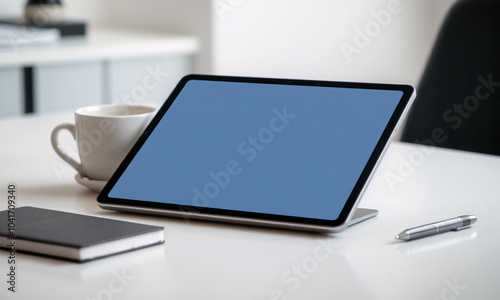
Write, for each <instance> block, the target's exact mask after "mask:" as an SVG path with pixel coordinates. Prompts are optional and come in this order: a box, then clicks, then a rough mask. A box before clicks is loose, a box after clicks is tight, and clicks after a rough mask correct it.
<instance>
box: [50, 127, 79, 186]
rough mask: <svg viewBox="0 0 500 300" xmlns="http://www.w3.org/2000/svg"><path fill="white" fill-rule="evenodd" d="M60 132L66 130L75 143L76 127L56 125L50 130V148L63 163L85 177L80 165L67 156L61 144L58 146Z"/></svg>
mask: <svg viewBox="0 0 500 300" xmlns="http://www.w3.org/2000/svg"><path fill="white" fill-rule="evenodd" d="M61 130H68V131H69V132H71V135H73V139H75V141H76V127H75V125H73V124H70V123H64V124H60V125H57V126H56V128H54V130H52V135H51V136H50V142H51V143H52V148H54V151H56V153H57V155H59V156H60V157H61V158H62V159H63V160H64V161H65V162H67V163H68V164H70V165H71V166H72V167H73V168H75V170H76V171H77V172H78V173H79V174H80V175H81V176H82V177H86V176H87V175H86V174H85V171H84V170H83V167H82V164H81V163H79V162H77V161H76V160H75V159H74V158H73V157H71V156H69V155H68V153H67V152H66V151H65V150H64V149H63V147H62V146H61V144H59V132H60V131H61Z"/></svg>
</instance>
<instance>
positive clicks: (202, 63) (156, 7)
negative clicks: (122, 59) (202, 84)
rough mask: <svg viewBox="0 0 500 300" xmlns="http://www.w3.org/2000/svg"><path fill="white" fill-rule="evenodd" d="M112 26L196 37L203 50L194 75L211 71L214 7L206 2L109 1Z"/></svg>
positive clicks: (204, 0)
mask: <svg viewBox="0 0 500 300" xmlns="http://www.w3.org/2000/svg"><path fill="white" fill-rule="evenodd" d="M109 5H110V7H112V10H111V11H110V14H109V22H110V24H112V25H114V26H120V27H130V28H137V29H146V30H155V31H163V32H169V33H180V34H190V35H194V36H197V37H198V39H199V41H200V44H201V48H202V50H201V51H200V53H199V54H198V55H197V56H196V57H195V58H194V66H195V70H194V72H197V73H208V72H210V70H211V68H212V67H211V57H212V34H213V32H212V30H211V14H210V10H211V3H210V1H207V0H141V1H136V0H109Z"/></svg>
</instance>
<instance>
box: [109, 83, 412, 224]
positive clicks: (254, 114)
mask: <svg viewBox="0 0 500 300" xmlns="http://www.w3.org/2000/svg"><path fill="white" fill-rule="evenodd" d="M402 96H403V92H402V91H395V90H377V89H353V88H339V87H324V86H303V85H285V84H283V85H281V84H264V83H247V82H223V81H209V80H190V81H188V82H187V84H186V85H185V86H184V88H183V89H182V91H181V92H180V93H179V94H178V96H177V98H176V100H175V101H174V102H173V103H172V105H171V107H170V108H169V109H168V110H167V111H166V113H165V115H164V116H163V118H162V119H161V120H160V121H159V123H158V124H157V126H156V127H155V129H154V131H153V132H152V133H151V134H150V136H149V137H148V139H147V140H146V142H145V143H144V144H143V146H142V147H141V149H140V150H139V151H138V153H137V154H136V156H135V157H134V159H133V160H132V161H131V162H130V164H129V165H128V167H127V168H126V170H125V171H124V172H123V174H122V175H121V177H120V178H119V179H118V181H117V182H116V184H115V185H114V187H113V188H112V190H111V191H110V193H109V197H111V198H121V199H131V200H144V201H151V202H159V203H169V204H176V205H188V206H197V207H209V208H218V209H228V210H236V211H244V212H256V213H266V214H274V215H283V216H294V217H304V218H314V219H322V220H335V219H337V218H338V216H339V214H340V212H341V210H342V209H343V207H344V205H345V203H346V201H347V199H348V197H349V195H350V193H351V192H352V190H353V188H354V185H355V184H356V182H357V180H358V179H359V176H360V174H361V172H362V171H363V168H364V167H365V165H366V163H367V161H368V159H369V158H370V155H371V154H372V152H373V150H374V148H375V146H376V144H377V142H378V141H379V139H380V137H381V135H382V132H383V131H384V129H385V128H386V126H387V123H388V121H389V119H390V117H391V116H392V114H393V113H394V110H395V109H396V106H397V105H398V103H399V101H400V99H401V97H402Z"/></svg>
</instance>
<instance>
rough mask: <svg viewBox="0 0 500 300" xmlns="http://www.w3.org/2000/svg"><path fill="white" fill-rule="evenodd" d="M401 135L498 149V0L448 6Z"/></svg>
mask: <svg viewBox="0 0 500 300" xmlns="http://www.w3.org/2000/svg"><path fill="white" fill-rule="evenodd" d="M401 140H402V141H404V142H411V143H419V144H428V145H435V146H439V147H446V148H453V149H459V150H466V151H473V152H480V153H488V154H495V155H500V1H496V0H463V1H458V2H457V3H456V4H455V5H454V6H453V7H452V8H451V10H450V12H449V13H448V15H447V17H446V19H445V21H444V23H443V26H442V28H441V30H440V32H439V34H438V38H437V40H436V43H435V45H434V48H433V50H432V53H431V56H430V59H429V61H428V63H427V66H426V69H425V71H424V74H423V76H422V79H421V81H420V84H419V86H418V88H417V98H416V100H415V103H414V105H413V107H412V109H411V111H410V113H409V115H408V117H407V120H406V125H405V127H404V130H403V133H402V138H401Z"/></svg>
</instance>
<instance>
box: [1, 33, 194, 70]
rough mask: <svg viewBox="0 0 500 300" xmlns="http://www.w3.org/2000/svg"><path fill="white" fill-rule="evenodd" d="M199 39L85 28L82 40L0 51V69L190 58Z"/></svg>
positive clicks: (78, 38) (74, 38) (68, 38)
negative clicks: (91, 62) (72, 63)
mask: <svg viewBox="0 0 500 300" xmlns="http://www.w3.org/2000/svg"><path fill="white" fill-rule="evenodd" d="M198 48H199V43H198V40H197V39H196V38H195V37H193V36H188V35H173V34H165V33H155V32H148V31H137V30H129V29H119V28H88V32H87V35H86V36H85V37H64V38H61V40H60V41H59V42H58V43H56V44H54V45H49V46H30V47H17V48H14V47H11V48H5V47H4V48H0V68H1V67H13V66H30V65H40V64H53V63H65V62H79V61H92V60H106V59H113V60H116V59H126V58H133V57H148V56H169V55H170V56H174V55H192V54H194V53H195V52H196V51H197V50H198Z"/></svg>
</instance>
